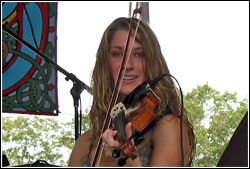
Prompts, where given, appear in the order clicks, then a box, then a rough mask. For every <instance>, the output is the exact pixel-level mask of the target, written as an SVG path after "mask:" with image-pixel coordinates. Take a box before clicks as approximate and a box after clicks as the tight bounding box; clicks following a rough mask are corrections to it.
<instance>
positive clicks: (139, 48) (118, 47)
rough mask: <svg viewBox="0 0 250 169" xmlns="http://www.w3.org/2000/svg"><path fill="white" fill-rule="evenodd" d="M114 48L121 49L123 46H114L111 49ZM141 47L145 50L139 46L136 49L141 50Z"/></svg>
mask: <svg viewBox="0 0 250 169" xmlns="http://www.w3.org/2000/svg"><path fill="white" fill-rule="evenodd" d="M113 48H117V49H120V50H122V49H123V48H122V47H121V46H112V47H111V48H110V49H113ZM141 49H142V50H143V47H137V48H135V49H134V50H141Z"/></svg>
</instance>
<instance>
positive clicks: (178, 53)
mask: <svg viewBox="0 0 250 169" xmlns="http://www.w3.org/2000/svg"><path fill="white" fill-rule="evenodd" d="M134 4H135V2H134V3H133V5H134ZM128 9H129V2H123V1H119V2H116V1H112V2H59V4H58V28H57V35H58V42H57V43H58V48H57V52H58V53H57V58H58V62H57V63H58V64H59V65H60V66H61V67H63V68H64V69H65V70H67V71H68V72H70V73H73V74H74V75H76V76H77V77H78V78H79V79H80V80H81V81H82V82H84V83H85V84H87V85H90V79H91V72H92V70H93V67H94V64H95V55H96V51H97V48H98V45H99V43H100V39H101V37H102V34H103V32H104V30H105V28H106V27H107V26H108V25H109V24H110V23H111V22H112V21H113V20H114V19H116V18H117V17H124V16H125V17H126V16H128V11H129V10H128ZM149 12H150V14H149V20H150V26H151V28H152V29H153V31H154V32H155V34H156V36H157V37H158V40H159V42H160V45H161V49H162V53H163V55H164V56H165V59H166V62H167V64H168V66H169V69H170V73H171V74H172V75H173V76H175V77H176V78H177V80H178V81H179V83H180V85H181V88H182V90H183V92H184V93H187V92H191V91H192V89H194V88H196V87H197V85H203V84H205V83H208V84H209V85H210V86H211V87H212V88H214V89H216V90H218V91H220V92H225V91H229V92H237V93H238V97H239V98H240V99H243V98H246V97H247V98H248V97H249V95H248V93H249V2H246V1H245V2H240V1H239V2H238V1H237V2H232V1H229V2H225V1H223V2H217V1H212V2H206V1H204V2H196V1H194V2H185V1H182V2H178V1H177V2H155V1H154V2H149ZM64 78H65V76H64V75H63V74H62V73H58V88H59V110H60V111H61V113H62V114H59V116H61V115H63V114H64V115H65V116H69V115H72V117H73V115H74V108H73V99H72V96H71V95H70V89H71V88H72V85H73V84H72V82H71V81H65V80H64ZM81 98H82V105H83V106H82V108H83V110H85V109H86V108H88V107H89V106H90V105H91V101H92V100H91V95H90V94H89V93H87V91H85V90H84V91H83V92H82V94H81ZM67 114H68V115H67Z"/></svg>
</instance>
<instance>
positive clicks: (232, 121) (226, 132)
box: [184, 84, 248, 167]
mask: <svg viewBox="0 0 250 169" xmlns="http://www.w3.org/2000/svg"><path fill="white" fill-rule="evenodd" d="M236 96H237V94H236V93H234V94H232V93H229V92H225V93H223V94H221V93H220V92H218V91H216V90H214V89H212V88H211V87H210V86H209V85H208V84H205V85H203V86H198V87H197V88H196V89H193V90H192V91H191V92H189V93H187V94H186V95H185V96H184V104H185V107H186V109H187V111H188V112H189V114H190V116H191V119H192V122H193V127H194V133H195V136H196V141H197V147H196V148H197V149H196V157H195V160H194V163H193V165H194V166H196V167H213V166H216V165H217V163H218V161H219V159H220V157H221V155H222V153H223V152H224V150H225V148H226V146H227V145H228V142H229V140H230V138H231V137H232V135H233V133H234V131H235V129H236V128H237V127H238V125H239V123H240V121H241V119H242V118H243V116H244V115H245V113H246V112H247V111H248V100H247V99H244V100H243V101H238V100H237V97H236Z"/></svg>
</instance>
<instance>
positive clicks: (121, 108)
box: [111, 102, 126, 118]
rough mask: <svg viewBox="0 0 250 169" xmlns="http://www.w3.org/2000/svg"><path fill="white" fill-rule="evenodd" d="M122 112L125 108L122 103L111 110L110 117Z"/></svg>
mask: <svg viewBox="0 0 250 169" xmlns="http://www.w3.org/2000/svg"><path fill="white" fill-rule="evenodd" d="M122 110H124V111H125V110H126V107H125V106H124V104H123V103H122V102H120V103H118V104H116V105H114V107H113V108H112V110H111V117H112V118H114V117H115V116H116V115H117V113H118V112H120V111H122Z"/></svg>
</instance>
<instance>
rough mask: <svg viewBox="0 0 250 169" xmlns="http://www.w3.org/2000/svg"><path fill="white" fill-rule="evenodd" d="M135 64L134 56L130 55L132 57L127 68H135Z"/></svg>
mask: <svg viewBox="0 0 250 169" xmlns="http://www.w3.org/2000/svg"><path fill="white" fill-rule="evenodd" d="M134 66H135V64H134V59H133V57H132V56H130V58H129V60H128V64H127V68H126V69H127V70H131V69H133V68H134Z"/></svg>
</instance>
